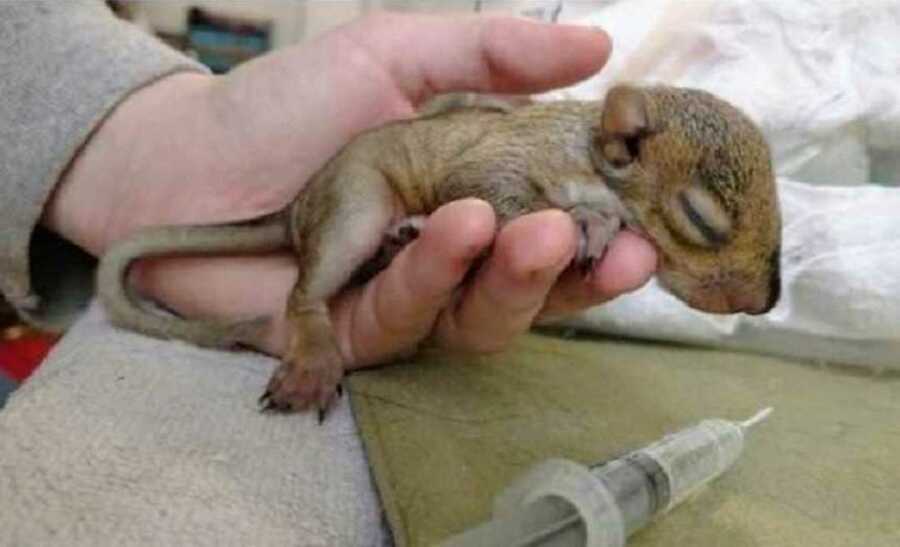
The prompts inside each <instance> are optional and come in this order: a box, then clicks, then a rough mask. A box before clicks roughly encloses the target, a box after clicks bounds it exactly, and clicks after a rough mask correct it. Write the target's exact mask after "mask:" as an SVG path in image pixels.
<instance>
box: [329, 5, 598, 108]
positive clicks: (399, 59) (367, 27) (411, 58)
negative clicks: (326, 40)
mask: <svg viewBox="0 0 900 547" xmlns="http://www.w3.org/2000/svg"><path fill="white" fill-rule="evenodd" d="M344 30H345V31H346V32H347V36H348V37H349V38H351V39H352V40H353V41H355V42H356V43H357V44H358V45H359V46H360V47H362V48H365V50H366V52H367V53H368V54H369V55H371V56H372V57H373V59H374V61H375V62H376V63H378V64H380V65H381V66H382V67H383V69H384V70H385V71H386V73H387V74H388V75H389V76H390V77H391V79H392V80H393V82H394V84H395V85H396V86H397V87H398V89H399V90H400V91H401V93H402V94H404V95H405V96H406V97H407V98H408V99H409V100H410V101H411V102H413V103H414V104H418V103H421V102H422V101H424V100H427V99H428V98H429V97H430V96H431V95H433V94H435V93H441V92H446V91H481V92H494V93H535V92H540V91H545V90H548V89H551V88H554V87H560V86H564V85H568V84H572V83H575V82H577V81H579V80H582V79H584V78H587V77H588V76H590V75H592V74H594V73H595V72H597V71H598V70H600V68H602V67H603V65H604V64H605V63H606V60H607V59H608V58H609V54H610V50H611V48H612V46H611V42H610V38H609V36H608V35H607V34H606V33H605V32H604V31H602V30H600V29H596V28H590V27H583V26H573V25H556V24H548V23H539V22H536V21H531V20H527V19H519V18H514V17H479V16H466V17H447V16H443V17H442V16H429V15H399V14H381V15H376V16H371V17H368V18H364V19H362V20H360V21H359V22H357V23H354V24H351V25H350V26H348V27H345V29H344Z"/></svg>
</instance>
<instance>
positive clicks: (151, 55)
mask: <svg viewBox="0 0 900 547" xmlns="http://www.w3.org/2000/svg"><path fill="white" fill-rule="evenodd" d="M0 66H2V67H3V74H4V77H3V78H2V79H0V142H2V143H3V146H2V147H0V165H2V166H3V177H2V186H0V192H2V193H3V196H2V197H3V199H2V200H0V203H3V206H4V209H3V214H2V215H0V289H2V292H3V294H4V296H5V297H6V298H7V299H8V300H9V301H10V302H11V303H12V304H13V305H14V306H16V307H17V308H18V309H19V311H20V312H22V313H23V314H24V315H26V316H27V317H29V318H31V319H32V320H34V321H36V322H39V323H47V322H51V323H53V326H54V327H57V328H59V327H60V326H62V325H63V324H64V323H65V322H66V321H67V320H68V319H70V318H59V317H56V318H52V319H51V318H50V315H53V311H52V309H51V308H53V306H54V304H53V303H52V302H44V303H43V304H42V303H41V301H40V299H39V298H37V297H36V295H35V288H34V282H33V281H34V280H33V279H31V278H30V272H33V271H35V270H38V269H43V267H46V268H47V269H49V270H51V271H55V272H56V274H57V275H58V276H60V277H63V276H65V275H67V274H68V273H69V272H68V269H67V268H66V267H65V265H64V263H61V262H59V261H55V262H54V263H53V264H47V265H44V266H43V267H41V268H39V267H38V265H36V264H34V263H33V257H34V256H47V255H48V253H46V252H43V253H42V252H39V251H40V250H39V249H37V250H36V249H34V248H33V244H34V243H35V241H36V240H35V237H34V235H35V229H36V227H37V226H38V222H39V220H40V219H41V217H42V215H43V214H44V212H45V206H46V205H47V202H48V199H49V198H50V196H51V195H52V194H53V192H54V189H55V188H56V187H57V183H58V182H59V180H60V179H61V177H62V175H63V173H64V172H65V171H66V169H67V167H68V166H69V165H70V164H71V162H72V159H73V158H74V157H76V155H77V154H78V152H79V150H81V149H82V147H83V146H84V144H85V142H87V141H88V140H89V139H90V136H91V135H92V134H93V132H94V131H95V130H96V128H97V127H98V126H99V125H100V124H101V122H102V120H103V119H104V118H105V117H106V116H107V115H108V113H109V112H110V111H111V110H113V109H114V108H115V106H116V105H117V104H119V103H120V102H121V101H123V100H124V99H125V98H126V97H128V96H129V95H130V94H131V93H132V92H133V91H134V90H136V89H139V88H141V87H143V86H145V85H147V84H149V83H151V82H154V81H156V80H158V79H160V78H162V77H164V76H166V75H169V74H172V73H175V72H180V71H186V70H192V71H202V70H203V69H202V68H200V67H199V66H198V65H197V64H195V63H193V62H191V61H190V60H188V59H186V58H184V57H183V56H181V55H179V54H178V53H176V52H174V51H172V50H171V49H169V48H166V47H165V46H163V45H162V44H161V43H159V42H158V41H156V40H155V39H153V38H152V37H150V36H147V35H146V34H144V33H143V32H141V31H139V30H137V29H134V28H133V27H131V26H130V25H127V24H125V23H122V22H119V21H117V20H116V19H115V18H114V17H113V16H112V14H111V13H110V12H109V11H108V10H107V9H106V7H105V6H104V5H103V4H102V3H101V2H82V1H71V2H4V3H0ZM94 197H95V198H99V197H101V196H94ZM102 197H105V196H102ZM48 218H49V217H48ZM51 226H52V224H51ZM38 239H39V240H41V241H43V240H46V238H45V237H41V238H38ZM72 239H76V238H75V237H73V238H72ZM49 260H55V259H54V257H52V256H51V257H49ZM82 298H85V297H84V296H83V297H82Z"/></svg>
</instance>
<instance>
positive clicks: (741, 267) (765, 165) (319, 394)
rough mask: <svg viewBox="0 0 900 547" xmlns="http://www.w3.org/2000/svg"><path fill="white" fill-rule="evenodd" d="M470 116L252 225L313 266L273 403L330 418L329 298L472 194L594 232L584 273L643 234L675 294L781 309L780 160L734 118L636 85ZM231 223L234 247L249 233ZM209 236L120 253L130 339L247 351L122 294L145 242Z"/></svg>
mask: <svg viewBox="0 0 900 547" xmlns="http://www.w3.org/2000/svg"><path fill="white" fill-rule="evenodd" d="M468 106H470V104H469V103H465V104H463V105H462V106H460V104H459V103H458V102H452V101H451V102H450V103H449V106H448V107H445V108H443V109H431V110H430V111H429V114H428V115H427V116H423V117H420V118H417V119H414V120H408V121H401V122H395V123H391V124H388V125H386V126H383V127H380V128H377V129H374V130H371V131H368V132H366V133H364V134H362V135H360V136H359V137H357V138H356V139H354V140H353V141H352V142H350V143H349V144H348V145H347V146H345V147H344V149H343V150H341V151H340V152H339V153H338V154H337V155H336V156H335V157H334V158H332V159H331V160H330V161H329V162H328V163H327V164H326V165H325V166H324V167H323V168H322V169H321V171H320V172H319V173H318V174H317V175H315V176H314V177H313V178H312V179H311V180H310V182H309V185H308V186H307V188H306V189H305V190H304V191H303V192H301V193H300V194H299V195H298V196H297V198H296V199H295V201H294V202H292V203H291V204H290V205H288V207H286V208H285V210H284V211H283V212H282V213H281V214H277V215H273V216H272V217H269V219H267V220H266V222H263V223H260V224H258V225H243V226H245V228H242V229H243V230H245V231H246V234H247V236H246V237H250V236H251V235H254V234H255V237H257V238H258V239H259V238H262V239H263V240H264V241H265V242H266V243H267V244H268V245H269V247H271V245H272V244H278V243H281V244H283V245H285V246H289V247H292V248H293V249H294V251H295V252H296V253H297V255H298V256H301V257H303V260H302V261H300V262H299V276H298V280H297V284H296V286H295V288H294V290H293V291H292V293H291V296H290V302H289V304H288V307H287V310H288V311H287V320H288V322H289V324H290V326H291V328H292V332H293V335H292V337H291V340H290V343H289V346H288V351H287V352H286V354H285V356H284V364H283V365H282V366H281V367H280V368H279V370H278V371H276V373H275V375H274V376H273V378H272V380H271V382H270V383H269V386H268V388H267V390H266V392H265V394H264V395H263V397H262V401H263V402H264V404H265V405H266V407H267V408H275V409H285V410H287V409H305V408H308V407H311V406H313V407H318V408H319V409H320V411H321V410H322V409H324V408H327V406H328V405H329V403H330V401H331V400H332V398H333V395H334V393H335V388H336V387H337V386H338V383H339V381H340V379H341V376H342V374H343V363H342V362H341V357H340V353H339V351H338V347H337V342H336V340H335V334H334V331H333V327H332V325H331V322H330V319H329V315H328V309H327V305H326V303H327V301H328V299H329V298H331V297H332V296H334V295H335V294H336V293H337V292H339V291H340V290H341V288H343V287H344V286H345V285H346V284H347V283H348V281H350V280H351V279H353V278H354V277H353V276H354V272H357V271H359V269H360V267H361V266H363V265H364V264H366V263H367V261H368V260H369V259H370V258H372V257H373V256H375V255H377V254H378V251H379V247H380V246H381V247H382V250H383V249H384V247H383V245H382V244H383V241H382V235H381V234H385V233H387V232H388V231H389V230H390V229H391V227H392V226H397V225H398V223H402V222H403V220H404V219H405V218H407V217H411V216H417V215H427V214H428V213H430V212H432V211H434V210H435V209H436V208H437V207H439V206H440V205H442V204H444V203H447V202H449V201H452V200H455V199H460V198H464V197H478V198H481V199H484V200H486V201H487V202H489V203H490V204H491V205H492V206H493V207H494V209H495V211H496V213H497V215H498V218H499V220H500V222H501V224H502V223H504V222H507V221H509V220H510V219H512V218H515V217H517V216H519V215H522V214H525V213H529V212H533V211H537V210H540V209H546V208H561V209H564V210H567V211H569V212H570V213H571V214H572V216H573V217H574V219H575V220H576V221H577V222H578V223H579V225H580V226H581V228H582V233H583V235H584V237H583V239H584V241H583V242H582V245H581V247H580V250H579V253H578V256H577V257H576V262H577V263H578V264H579V265H581V266H582V267H588V268H589V267H590V265H592V264H593V261H594V260H595V259H597V258H599V256H600V255H601V254H602V252H603V249H604V247H605V245H606V243H607V242H608V241H609V239H610V238H611V237H612V236H613V235H614V233H615V232H616V231H617V230H618V229H619V228H620V225H621V224H622V223H625V224H628V225H630V226H631V227H632V228H634V229H636V230H638V231H640V232H641V233H643V234H644V235H646V236H647V238H648V239H649V240H650V241H651V242H653V243H654V245H655V246H656V248H657V249H658V252H659V255H660V266H659V277H660V280H661V281H662V283H663V284H664V286H666V287H667V288H668V289H669V290H670V291H671V292H672V293H673V294H675V295H676V296H678V297H679V298H681V299H682V300H684V301H685V302H686V303H688V304H689V305H691V306H693V307H695V308H698V309H703V310H707V311H712V312H720V313H730V312H737V311H745V312H748V313H761V312H764V311H766V310H768V309H769V308H771V306H772V305H773V304H774V302H775V300H776V299H777V297H778V283H779V282H778V248H779V244H780V216H779V209H778V204H777V196H776V190H775V183H774V177H773V175H772V168H771V164H770V159H769V151H768V147H767V146H766V143H765V141H764V140H763V138H762V136H761V135H760V133H759V131H758V130H757V128H756V127H755V126H754V125H753V124H752V122H750V120H748V119H747V118H746V117H745V116H744V115H743V114H741V113H740V112H739V111H738V110H737V109H735V108H734V107H732V106H730V105H728V104H727V103H725V102H723V101H721V100H719V99H717V98H715V97H713V96H712V95H710V94H708V93H704V92H701V91H696V90H685V89H676V88H669V87H654V88H635V87H631V86H619V87H617V88H614V89H613V90H611V91H610V93H609V95H608V96H607V100H606V101H605V103H593V102H558V103H545V104H534V105H528V106H521V107H509V108H503V107H496V105H495V104H494V103H491V104H490V105H488V107H487V108H477V107H476V108H467V107H468ZM476 106H477V105H476ZM273 225H274V226H275V229H274V230H273ZM277 226H283V227H284V230H283V231H278V230H277ZM231 228H232V232H230V233H229V237H231V238H235V237H238V238H243V237H244V236H240V235H238V236H236V235H235V232H234V229H235V228H234V226H231ZM264 229H267V230H269V232H267V233H266V234H264V236H265V237H263V236H260V235H259V234H260V233H261V232H260V231H261V230H264ZM194 230H198V231H202V233H203V234H205V236H206V237H209V235H210V233H211V230H212V232H214V229H210V228H209V227H169V228H162V229H156V231H154V230H150V231H148V232H145V233H143V234H141V235H139V236H137V238H136V239H133V240H132V241H131V242H130V243H129V245H128V246H125V247H126V248H127V249H128V251H127V252H125V251H122V252H117V251H116V249H113V250H112V251H111V252H110V254H109V255H108V256H107V257H104V260H103V263H102V264H101V282H100V291H101V297H103V299H104V301H105V302H106V303H107V307H108V308H109V309H110V310H111V313H110V315H111V316H112V319H113V321H115V322H117V323H118V324H121V325H124V326H126V327H128V328H132V329H135V330H138V331H142V332H145V333H148V334H151V335H156V336H168V337H179V338H186V339H188V340H194V341H198V342H201V343H207V344H208V343H209V341H210V340H214V341H218V342H219V343H221V344H224V345H227V344H231V343H234V342H237V341H245V340H246V336H247V328H246V325H244V324H242V323H237V324H234V325H224V326H223V325H221V324H218V325H212V324H206V327H208V328H206V327H203V328H201V327H202V325H201V327H198V326H197V322H187V321H182V320H178V319H170V318H166V319H164V320H163V319H161V318H160V317H158V316H157V317H153V316H152V314H148V313H144V312H139V311H138V308H137V307H136V306H135V305H134V303H133V302H130V301H128V298H127V296H128V295H127V293H126V292H125V291H123V289H122V284H123V283H124V277H125V274H126V272H127V268H128V264H129V263H130V262H131V261H132V260H134V259H136V258H139V257H141V256H145V254H146V253H142V252H141V248H142V246H147V247H148V248H152V249H154V252H155V255H156V256H159V255H160V254H165V252H164V250H165V249H166V248H167V244H169V245H168V248H169V249H170V251H171V252H172V253H175V252H179V251H182V252H183V251H184V249H187V248H188V247H189V246H188V245H187V244H186V243H185V242H188V241H192V239H193V236H192V234H193V233H194V232H193V231H194ZM407 232H408V230H407ZM197 233H201V232H197ZM272 234H275V235H272ZM279 234H281V235H279ZM175 235H177V238H176V237H174V236H175ZM279 238H281V239H279ZM176 240H177V241H178V242H180V243H177V242H176ZM228 246H229V241H227V240H224V239H223V240H219V241H218V242H217V244H216V245H207V247H208V252H222V249H223V248H227V247H228ZM197 247H198V246H197V245H194V246H192V247H190V250H191V251H198V249H197ZM161 249H162V252H161V251H160V250H161ZM201 252H202V250H201ZM393 252H396V251H393ZM382 254H383V253H382ZM388 260H389V257H388ZM380 261H381V262H382V263H386V262H387V261H386V260H384V257H383V256H382V257H381V259H380ZM104 272H105V273H104ZM191 328H193V329H194V330H190V329H191ZM210 329H218V330H213V331H211V330H210ZM237 332H240V337H239V336H238V335H237V334H236V333H237ZM190 333H194V334H190ZM199 333H202V336H200V335H199ZM195 334H196V335H195Z"/></svg>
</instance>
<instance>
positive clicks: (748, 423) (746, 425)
mask: <svg viewBox="0 0 900 547" xmlns="http://www.w3.org/2000/svg"><path fill="white" fill-rule="evenodd" d="M772 410H773V408H772V407H770V406H769V407H766V408H764V409H762V410H760V411H759V412H757V413H756V414H754V415H753V416H752V417H751V418H750V419H748V420H745V421H743V422H741V423H740V426H741V428H742V429H744V430H745V431H746V430H747V429H750V428H751V427H753V426H755V425H756V424H758V423H759V422H761V421H763V420H765V419H766V418H768V417H769V414H771V413H772Z"/></svg>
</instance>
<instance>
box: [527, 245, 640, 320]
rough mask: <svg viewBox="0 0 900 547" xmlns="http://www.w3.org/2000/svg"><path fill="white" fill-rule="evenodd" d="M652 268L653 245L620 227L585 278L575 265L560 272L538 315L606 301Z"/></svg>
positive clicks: (632, 285)
mask: <svg viewBox="0 0 900 547" xmlns="http://www.w3.org/2000/svg"><path fill="white" fill-rule="evenodd" d="M655 271H656V251H655V250H654V249H653V246H652V245H651V244H650V243H649V242H648V241H647V240H645V239H643V238H641V237H639V236H638V235H636V234H635V233H633V232H630V231H627V230H626V231H622V232H620V233H619V234H617V235H616V237H615V238H613V240H612V241H611V242H610V243H609V246H608V247H607V248H606V253H605V254H604V255H603V259H602V260H601V261H600V263H599V264H597V265H596V266H595V267H594V269H593V271H592V272H591V273H590V274H589V275H588V276H587V278H585V276H584V275H583V274H582V273H581V271H580V270H578V269H577V268H572V269H570V270H569V271H567V272H566V273H565V274H563V276H562V277H561V278H560V280H559V283H558V284H557V285H556V287H554V289H553V291H551V293H550V295H549V297H548V298H547V302H546V304H545V306H544V309H543V310H541V314H540V316H541V318H542V319H548V318H552V317H555V316H559V315H565V314H569V313H574V312H576V311H580V310H583V309H585V308H588V307H590V306H595V305H597V304H602V303H603V302H608V301H609V300H612V299H613V298H615V297H617V296H619V295H622V294H625V293H628V292H631V291H634V290H636V289H638V288H640V287H642V286H643V285H644V284H645V283H646V282H647V281H649V280H650V277H651V276H652V275H653V273H654V272H655Z"/></svg>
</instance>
